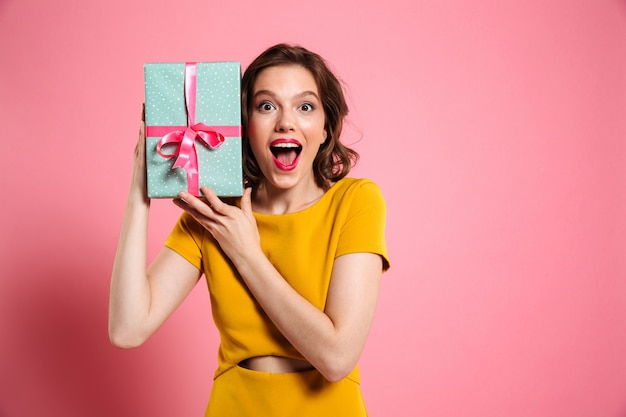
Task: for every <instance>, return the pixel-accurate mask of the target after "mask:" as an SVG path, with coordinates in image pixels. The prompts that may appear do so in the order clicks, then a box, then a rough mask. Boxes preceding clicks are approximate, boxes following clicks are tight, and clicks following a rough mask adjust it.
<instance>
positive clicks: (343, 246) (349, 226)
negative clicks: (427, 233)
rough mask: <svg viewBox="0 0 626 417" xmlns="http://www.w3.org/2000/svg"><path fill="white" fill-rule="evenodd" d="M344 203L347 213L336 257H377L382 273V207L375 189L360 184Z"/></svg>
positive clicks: (384, 255)
mask: <svg viewBox="0 0 626 417" xmlns="http://www.w3.org/2000/svg"><path fill="white" fill-rule="evenodd" d="M353 191H354V192H353V193H350V194H351V196H350V199H349V200H348V202H345V203H348V204H349V209H348V213H347V216H346V219H345V223H344V224H343V226H342V230H341V238H340V241H339V245H338V247H337V253H336V255H337V256H341V255H345V254H348V253H356V252H370V253H375V254H378V255H380V256H381V257H382V259H383V271H386V270H387V269H389V266H390V263H389V257H388V255H387V244H386V241H385V226H386V204H385V199H384V198H383V195H382V192H381V190H380V188H379V187H378V185H376V184H375V183H374V182H372V181H369V180H361V181H359V183H358V184H357V185H356V187H355V189H354V190H353Z"/></svg>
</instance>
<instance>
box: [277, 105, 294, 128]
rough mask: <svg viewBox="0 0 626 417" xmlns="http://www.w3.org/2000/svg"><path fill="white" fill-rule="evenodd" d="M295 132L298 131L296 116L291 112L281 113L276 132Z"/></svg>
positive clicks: (284, 111)
mask: <svg viewBox="0 0 626 417" xmlns="http://www.w3.org/2000/svg"><path fill="white" fill-rule="evenodd" d="M294 130H296V124H295V120H294V115H293V114H292V113H291V112H290V111H289V110H283V111H281V112H280V113H279V115H278V119H277V120H276V131H277V132H292V131H294Z"/></svg>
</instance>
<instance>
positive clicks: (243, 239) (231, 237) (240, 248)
mask: <svg viewBox="0 0 626 417" xmlns="http://www.w3.org/2000/svg"><path fill="white" fill-rule="evenodd" d="M201 190H202V193H203V194H204V196H205V198H206V201H203V200H201V199H199V198H197V197H195V196H193V195H192V194H190V193H188V192H186V191H183V192H181V193H180V194H179V195H178V198H177V199H174V203H175V204H176V205H177V206H179V207H180V208H182V209H183V210H185V211H186V212H187V213H189V214H190V215H191V216H192V217H193V218H194V219H195V220H196V221H197V222H198V223H200V224H201V225H202V226H203V227H204V228H205V229H206V230H207V231H208V232H209V233H211V235H212V236H213V238H215V240H216V241H217V242H218V243H219V245H220V247H221V248H222V250H223V251H224V253H225V254H226V255H227V256H228V258H229V259H230V260H231V261H232V262H233V263H234V264H235V265H238V263H239V262H240V261H243V259H244V257H245V256H246V255H248V254H250V253H251V252H254V250H253V249H255V248H259V249H260V240H261V239H260V236H259V231H258V229H257V225H256V219H255V218H254V215H253V214H252V200H251V193H252V189H251V188H246V189H245V190H244V193H243V196H242V197H241V208H239V207H236V206H232V205H230V204H227V203H225V202H223V201H222V200H220V199H219V197H218V196H217V195H215V193H214V192H213V190H211V189H210V188H208V187H202V189H201Z"/></svg>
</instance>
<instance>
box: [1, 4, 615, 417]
mask: <svg viewBox="0 0 626 417" xmlns="http://www.w3.org/2000/svg"><path fill="white" fill-rule="evenodd" d="M281 41H286V42H292V43H300V44H302V45H304V46H306V47H309V48H310V49H313V50H315V51H317V52H319V53H321V54H322V55H323V56H325V57H326V58H327V59H328V60H329V61H330V62H331V64H332V66H333V68H334V69H335V70H336V72H337V73H338V74H339V75H340V77H341V78H342V79H344V80H345V82H346V83H347V85H348V96H349V99H350V102H351V104H352V107H351V109H352V113H351V124H350V126H349V129H348V131H347V132H346V141H347V142H350V143H353V144H354V146H355V148H356V149H357V150H358V151H360V153H361V155H362V159H361V162H360V164H359V165H358V167H357V168H356V169H355V171H354V176H366V177H370V178H372V179H374V180H375V181H377V182H378V183H379V184H380V185H381V187H382V189H383V192H384V193H385V196H386V198H387V202H388V214H389V217H388V230H387V237H388V245H389V250H390V255H391V259H392V269H391V270H390V272H388V273H387V274H386V275H385V277H384V281H383V286H382V293H381V298H380V304H379V311H378V315H377V319H376V322H375V325H374V328H373V330H372V333H371V336H370V339H369V341H368V345H367V347H366V351H365V352H364V355H363V358H362V361H361V368H362V374H363V384H362V387H363V392H364V395H365V397H366V402H367V404H368V406H369V411H370V415H371V416H379V417H386V416H406V417H413V416H428V417H435V416H436V417H452V416H455V417H456V416H459V415H462V416H469V417H474V416H475V417H501V416H507V417H526V416H534V417H561V416H563V417H624V416H626V331H625V328H626V214H625V213H626V173H625V172H626V171H625V166H626V116H625V114H626V2H625V1H623V0H600V1H577V2H573V1H565V0H552V1H544V0H530V1H515V2H503V1H497V0H478V1H472V2H467V1H463V0H447V1H435V0H425V1H419V0H418V1H415V0H401V1H389V2H372V1H358V0H347V1H331V0H319V1H316V2H288V1H284V0H276V1H271V0H270V1H267V2H253V1H249V0H244V1H220V2H217V1H207V0H178V1H164V0H156V1H155V0H151V1H148V0H137V1H120V0H111V1H107V2H104V1H98V2H96V1H92V0H62V1H58V2H52V1H44V0H39V1H32V0H31V1H29V0H0V135H1V139H0V140H1V141H2V142H1V143H2V152H3V157H2V173H3V174H2V176H1V177H0V184H1V187H2V188H1V189H2V195H3V208H2V211H3V215H2V216H1V217H0V233H1V236H2V237H1V240H0V274H1V277H0V337H1V340H2V341H1V342H0V416H3V417H18V416H19V417H25V416H26V417H29V416H36V415H37V416H39V415H42V416H121V417H124V416H148V415H149V416H154V417H158V416H163V417H165V416H167V417H170V416H199V415H202V413H203V411H204V408H205V406H206V402H207V400H208V394H209V391H210V387H211V376H212V374H213V371H214V369H215V365H216V359H215V356H216V348H217V334H216V332H215V330H214V329H213V326H212V321H211V319H210V316H209V305H208V294H207V293H206V288H205V287H204V286H202V285H200V286H198V287H197V288H196V290H194V291H193V293H192V295H191V296H190V298H189V299H188V300H186V302H185V303H184V304H183V306H182V307H181V308H180V309H179V310H178V311H177V312H176V313H175V314H174V315H173V316H172V318H171V319H170V321H168V322H167V323H166V324H165V325H164V327H163V328H162V329H160V330H159V332H158V333H157V334H156V335H155V336H154V337H153V339H151V340H150V341H149V342H148V343H147V344H146V345H144V346H142V347H141V348H138V349H136V350H132V351H121V350H117V349H115V348H113V347H111V346H110V344H109V341H108V337H107V330H106V326H107V303H108V286H109V275H110V271H111V264H112V260H113V256H114V251H115V246H116V242H117V237H118V231H119V227H120V223H121V215H122V211H123V205H124V200H125V195H126V191H127V186H128V183H129V179H130V169H131V160H132V152H133V148H134V145H135V140H136V134H137V129H138V125H139V117H140V108H141V102H142V99H143V78H142V76H143V73H142V65H143V63H144V62H148V61H192V60H198V61H210V60H239V61H241V62H242V64H243V65H244V66H246V65H247V64H248V63H249V62H250V60H251V59H252V58H253V57H254V56H256V55H257V54H258V53H259V52H261V51H262V50H263V49H264V48H266V47H267V46H270V45H271V44H274V43H276V42H281ZM177 215H178V210H177V209H176V208H175V207H174V206H173V204H171V203H170V202H168V201H157V202H154V204H153V214H152V217H151V235H150V238H151V244H150V255H151V256H152V255H154V253H156V251H157V250H158V248H159V247H160V246H161V244H162V241H163V239H164V237H165V236H166V234H167V233H168V232H169V230H170V228H171V226H172V224H173V223H174V221H175V219H176V217H177Z"/></svg>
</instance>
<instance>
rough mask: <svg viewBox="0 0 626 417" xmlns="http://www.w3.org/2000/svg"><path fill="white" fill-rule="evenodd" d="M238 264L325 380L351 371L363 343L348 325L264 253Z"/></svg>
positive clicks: (272, 316) (278, 324) (273, 317)
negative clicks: (283, 273)
mask: <svg viewBox="0 0 626 417" xmlns="http://www.w3.org/2000/svg"><path fill="white" fill-rule="evenodd" d="M237 267H238V270H239V272H240V274H241V275H242V277H243V279H244V281H245V282H246V284H247V286H248V288H249V289H250V291H251V292H252V294H253V295H254V296H255V298H256V300H257V301H258V302H259V304H260V305H261V307H262V308H263V309H264V311H265V312H266V314H267V315H268V316H269V317H270V319H271V320H272V321H273V323H274V324H275V325H276V327H277V328H278V329H279V330H280V331H281V333H282V334H283V335H284V336H285V337H286V338H287V340H289V342H290V343H291V344H292V345H293V346H294V347H295V348H296V349H297V350H298V351H299V352H300V353H301V354H302V355H303V356H304V357H305V358H306V359H307V360H308V361H309V362H310V363H311V364H312V365H313V366H314V367H315V368H317V369H318V370H319V371H320V372H321V373H322V375H324V377H325V378H326V379H328V380H331V381H333V380H338V379H341V378H343V377H345V376H346V375H347V374H348V373H349V372H350V371H352V369H353V368H354V366H355V365H356V363H357V361H358V358H359V356H360V353H361V350H362V347H363V346H362V343H360V341H359V337H351V336H353V335H354V334H353V333H351V331H350V330H349V329H348V327H349V326H346V325H345V323H342V322H341V321H340V320H337V322H333V320H332V319H331V317H330V316H329V315H328V314H326V312H324V311H321V310H319V309H318V308H317V307H315V306H314V305H313V304H311V303H310V302H309V301H308V300H306V299H305V298H304V297H302V296H301V295H300V294H299V293H298V292H297V291H296V290H294V289H293V288H292V287H291V286H290V285H289V284H288V282H287V281H285V279H284V278H283V277H282V276H281V275H280V274H279V273H278V271H277V270H276V269H275V268H274V266H273V265H272V264H271V263H270V262H269V261H268V260H267V258H266V257H265V256H264V255H263V254H262V253H261V254H260V255H259V254H257V255H256V256H254V257H253V259H251V260H250V261H247V262H241V263H240V264H239V265H238V266H237ZM357 327H358V326H357Z"/></svg>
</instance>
